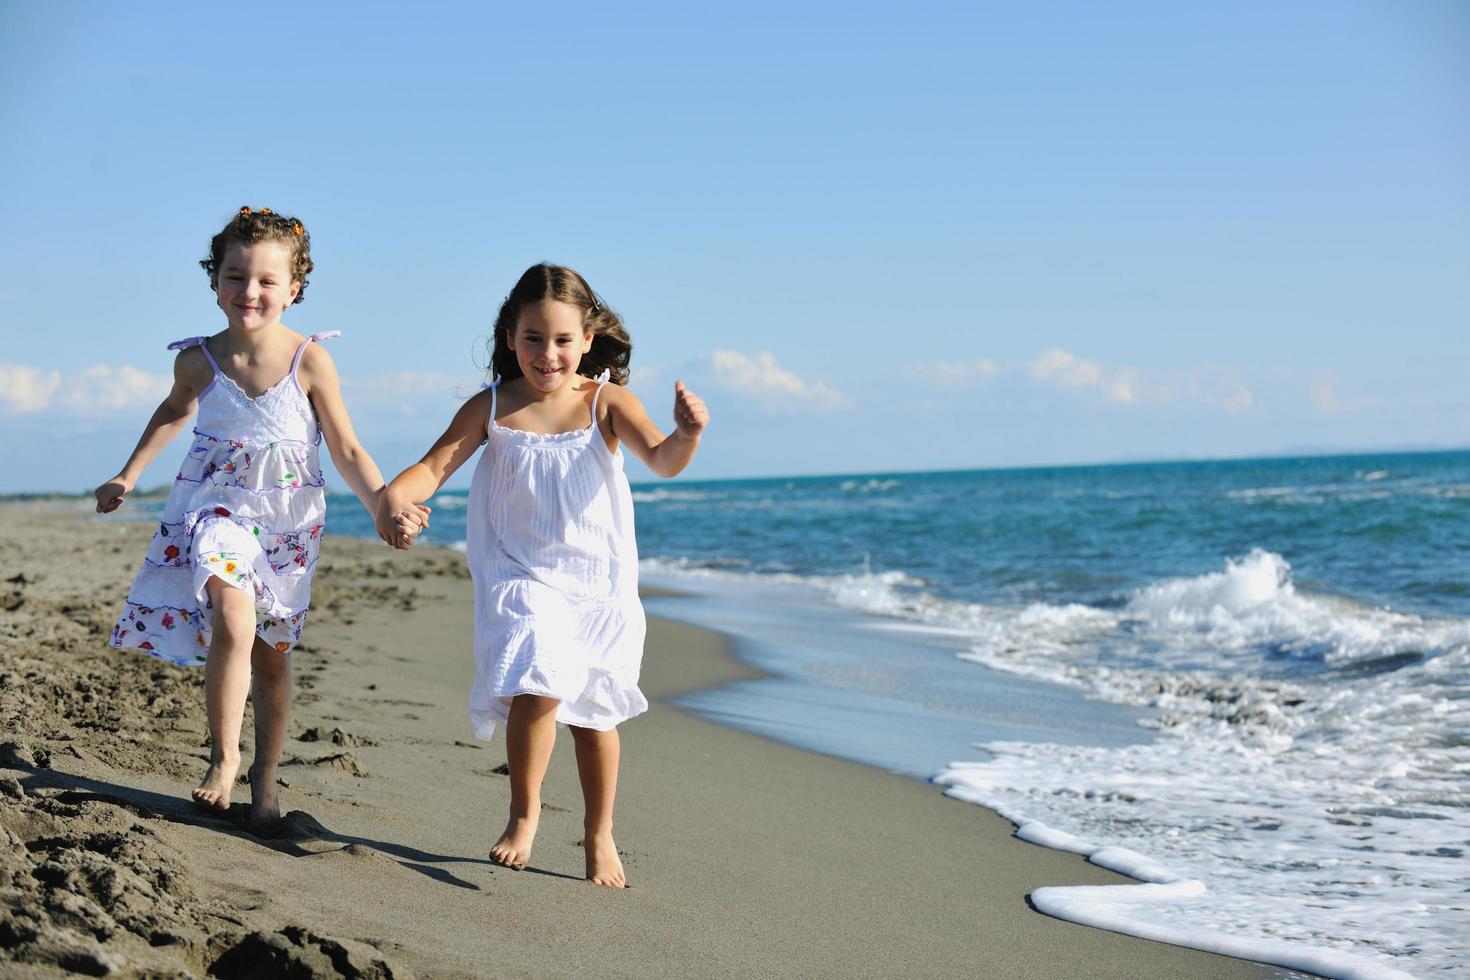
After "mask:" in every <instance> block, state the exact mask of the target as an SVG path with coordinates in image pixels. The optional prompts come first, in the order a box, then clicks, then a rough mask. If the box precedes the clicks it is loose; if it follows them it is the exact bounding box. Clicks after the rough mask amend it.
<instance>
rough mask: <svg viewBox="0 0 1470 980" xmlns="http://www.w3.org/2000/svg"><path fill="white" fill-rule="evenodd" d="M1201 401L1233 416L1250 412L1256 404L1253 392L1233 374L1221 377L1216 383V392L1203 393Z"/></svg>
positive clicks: (1200, 397)
mask: <svg viewBox="0 0 1470 980" xmlns="http://www.w3.org/2000/svg"><path fill="white" fill-rule="evenodd" d="M1199 399H1200V401H1202V402H1204V403H1205V404H1206V405H1214V406H1215V407H1216V408H1221V409H1224V410H1225V411H1226V412H1227V413H1229V414H1231V415H1239V414H1240V413H1242V412H1248V411H1250V410H1251V408H1252V407H1253V406H1254V405H1255V403H1256V400H1255V398H1254V397H1252V396H1251V390H1250V389H1249V388H1247V387H1246V386H1245V384H1244V383H1243V382H1242V381H1241V380H1240V379H1239V378H1237V377H1235V376H1234V375H1232V374H1227V375H1223V376H1222V377H1220V378H1219V379H1218V380H1217V381H1216V383H1215V390H1214V391H1212V392H1206V393H1202V394H1201V395H1200V396H1199Z"/></svg>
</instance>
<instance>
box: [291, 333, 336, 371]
mask: <svg viewBox="0 0 1470 980" xmlns="http://www.w3.org/2000/svg"><path fill="white" fill-rule="evenodd" d="M340 336H342V331H340V330H323V331H322V332H321V333H314V334H312V335H311V336H310V337H307V338H306V339H305V340H303V341H302V342H301V346H300V347H298V348H296V356H295V357H293V358H292V359H291V375H292V377H295V375H296V369H297V368H298V367H300V366H301V356H302V355H303V354H305V353H306V348H307V347H309V346H310V345H311V344H313V343H317V344H319V343H321V342H322V341H324V340H331V339H332V338H333V337H340Z"/></svg>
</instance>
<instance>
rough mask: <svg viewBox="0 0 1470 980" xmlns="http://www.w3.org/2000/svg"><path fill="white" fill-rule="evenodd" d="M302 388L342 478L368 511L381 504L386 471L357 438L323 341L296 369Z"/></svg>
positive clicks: (307, 350) (310, 348) (335, 372)
mask: <svg viewBox="0 0 1470 980" xmlns="http://www.w3.org/2000/svg"><path fill="white" fill-rule="evenodd" d="M297 376H298V377H299V378H300V380H301V388H302V390H303V391H305V392H306V395H307V397H308V398H310V399H311V406H312V408H314V409H315V410H316V417H317V420H318V421H320V422H321V426H322V436H323V437H324V438H325V439H326V442H327V451H328V452H330V453H331V454H332V462H333V464H335V465H336V467H337V472H339V473H341V474H342V479H344V480H346V481H347V485H348V486H350V487H351V488H352V492H353V493H355V494H356V495H357V499H358V500H360V501H362V505H363V507H365V508H367V512H368V513H369V514H372V513H374V512H375V511H376V510H377V506H378V493H379V492H380V491H381V490H382V489H383V474H382V473H381V472H379V470H378V464H377V463H374V462H373V458H372V457H371V456H369V455H368V451H367V450H366V449H364V448H363V447H362V443H360V442H358V441H357V433H355V432H353V431H352V419H351V418H350V417H349V416H348V414H347V406H346V404H344V403H343V401H342V384H341V381H340V380H339V379H338V377H337V365H335V364H333V363H332V355H330V354H328V353H327V352H326V351H325V350H324V349H322V346H321V345H320V344H312V345H311V346H310V347H308V348H307V349H306V353H305V354H303V355H302V357H301V368H300V370H299V371H298V372H297Z"/></svg>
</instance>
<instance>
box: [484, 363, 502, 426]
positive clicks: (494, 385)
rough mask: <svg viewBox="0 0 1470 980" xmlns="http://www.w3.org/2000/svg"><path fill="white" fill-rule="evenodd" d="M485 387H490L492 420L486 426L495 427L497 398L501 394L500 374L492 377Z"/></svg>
mask: <svg viewBox="0 0 1470 980" xmlns="http://www.w3.org/2000/svg"><path fill="white" fill-rule="evenodd" d="M485 387H486V388H489V389H490V422H489V424H488V425H486V426H485V428H486V429H493V428H495V398H496V396H497V395H499V394H500V375H498V374H497V375H496V376H495V377H493V378H491V379H490V383H489V384H487V385H485Z"/></svg>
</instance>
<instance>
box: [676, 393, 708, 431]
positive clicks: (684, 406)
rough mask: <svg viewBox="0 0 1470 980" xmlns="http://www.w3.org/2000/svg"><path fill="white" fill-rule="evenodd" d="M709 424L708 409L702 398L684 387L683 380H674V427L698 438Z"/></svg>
mask: <svg viewBox="0 0 1470 980" xmlns="http://www.w3.org/2000/svg"><path fill="white" fill-rule="evenodd" d="M708 424H709V409H707V408H705V407H704V399H703V398H700V397H699V396H698V395H696V394H695V393H694V392H692V391H690V390H689V389H688V388H686V387H684V382H682V381H675V382H674V427H675V428H676V429H678V431H679V432H680V433H681V434H683V435H686V436H689V437H691V438H696V439H697V438H698V437H699V434H700V433H701V432H703V431H704V427H705V426H706V425H708Z"/></svg>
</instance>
